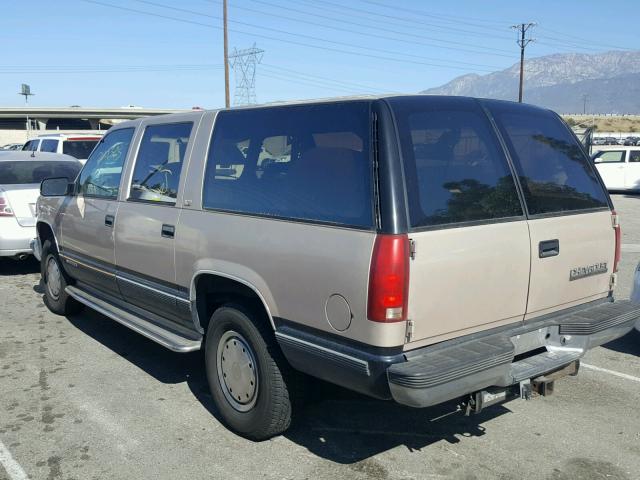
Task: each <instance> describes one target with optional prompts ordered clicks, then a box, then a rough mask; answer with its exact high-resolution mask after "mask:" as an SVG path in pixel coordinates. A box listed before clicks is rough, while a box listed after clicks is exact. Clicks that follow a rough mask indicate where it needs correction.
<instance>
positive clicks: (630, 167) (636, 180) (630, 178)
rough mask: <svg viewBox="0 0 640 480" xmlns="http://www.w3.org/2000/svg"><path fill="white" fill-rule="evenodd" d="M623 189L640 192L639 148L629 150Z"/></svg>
mask: <svg viewBox="0 0 640 480" xmlns="http://www.w3.org/2000/svg"><path fill="white" fill-rule="evenodd" d="M628 155H629V157H628V158H627V174H626V177H625V187H626V188H627V189H628V190H640V148H638V149H634V150H629V153H628Z"/></svg>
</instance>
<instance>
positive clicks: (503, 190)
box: [398, 104, 523, 228]
mask: <svg viewBox="0 0 640 480" xmlns="http://www.w3.org/2000/svg"><path fill="white" fill-rule="evenodd" d="M405 108H406V110H405V109H399V111H398V118H399V122H400V142H401V147H402V153H403V157H404V162H405V171H406V172H407V173H406V182H407V194H408V200H409V213H410V221H411V226H412V227H414V228H420V227H431V226H437V225H446V224H456V223H464V222H477V221H487V220H493V219H501V218H509V217H518V216H521V215H522V214H523V212H522V207H521V205H520V200H519V198H518V194H517V190H516V184H515V180H514V178H513V176H512V174H511V171H510V169H509V166H508V164H507V160H506V158H505V155H504V153H503V152H502V151H501V149H500V148H499V146H498V143H497V139H496V138H495V134H494V133H493V132H492V130H491V127H490V124H489V122H488V121H487V119H486V117H485V116H484V114H483V113H482V111H480V110H476V109H475V107H462V108H460V109H455V108H451V109H450V108H447V107H446V106H434V107H430V106H429V105H428V104H426V105H424V106H421V105H419V104H416V105H407V106H406V107H405Z"/></svg>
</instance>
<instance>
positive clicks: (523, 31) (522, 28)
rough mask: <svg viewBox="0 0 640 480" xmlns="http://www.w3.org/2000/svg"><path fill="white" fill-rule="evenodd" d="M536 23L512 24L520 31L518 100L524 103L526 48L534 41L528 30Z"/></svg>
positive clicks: (518, 41)
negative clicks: (528, 35) (528, 34)
mask: <svg viewBox="0 0 640 480" xmlns="http://www.w3.org/2000/svg"><path fill="white" fill-rule="evenodd" d="M535 26H536V24H535V23H521V24H519V25H512V26H511V28H513V29H515V30H517V31H518V40H517V43H518V45H519V46H520V89H519V90H518V101H519V102H520V103H522V90H523V87H524V49H525V48H526V47H527V45H529V44H530V43H531V42H533V38H531V37H529V38H527V36H526V35H527V31H528V30H529V29H531V28H533V27H535Z"/></svg>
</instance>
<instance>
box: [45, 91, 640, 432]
mask: <svg viewBox="0 0 640 480" xmlns="http://www.w3.org/2000/svg"><path fill="white" fill-rule="evenodd" d="M37 210H38V221H37V231H38V239H39V241H38V242H36V246H35V247H34V248H35V249H36V250H37V251H38V254H39V255H40V256H41V259H42V276H43V281H44V284H45V292H46V295H45V301H46V303H47V305H48V307H49V308H50V309H51V310H52V311H53V312H55V313H58V314H61V315H68V314H72V313H75V312H77V311H78V310H79V307H80V306H83V305H84V306H87V307H89V308H92V309H94V310H97V311H98V312H101V313H103V314H104V315H106V316H107V317H110V318H112V319H113V320H115V321H117V322H120V323H122V324H124V325H126V326H128V327H130V328H131V329H133V330H135V331H137V332H139V333H140V334H142V335H144V336H146V337H148V338H150V339H151V340H153V341H156V342H158V343H160V344H161V345H164V346H165V347H167V348H169V349H171V350H173V351H176V352H190V351H194V350H198V349H201V348H203V349H204V350H205V360H206V365H205V367H206V372H207V377H208V381H209V385H210V389H211V394H212V396H213V399H214V401H215V404H216V406H217V408H218V409H219V412H220V415H221V417H222V418H223V420H224V421H225V423H226V424H227V425H228V426H229V427H230V428H231V429H233V430H234V431H236V432H238V433H240V434H241V435H244V436H246V437H248V438H251V439H256V440H259V439H264V438H268V437H270V436H273V435H275V434H278V433H281V432H283V431H284V430H285V429H286V428H287V427H288V426H289V424H290V421H291V413H292V404H294V400H295V399H296V398H297V397H296V395H297V393H296V392H299V390H300V386H301V385H303V384H302V383H301V382H303V381H308V378H309V377H308V376H307V375H301V374H300V372H303V373H304V374H308V375H310V376H312V377H317V378H320V379H323V380H326V381H329V382H333V383H336V384H338V385H342V386H344V387H346V388H350V389H353V390H356V391H358V392H362V393H365V394H368V395H371V396H373V397H376V398H381V399H393V400H395V401H396V402H398V403H400V404H403V405H408V406H411V407H427V406H430V405H434V404H438V403H441V402H444V401H447V400H452V399H461V402H462V404H463V405H464V406H465V408H466V410H467V411H468V412H477V411H480V410H481V409H482V408H483V407H486V406H488V405H491V404H494V403H497V402H501V401H504V400H507V399H510V398H512V397H515V396H520V397H523V398H527V399H528V398H530V397H531V396H532V395H533V394H536V393H538V394H543V395H544V394H548V393H550V392H551V391H552V388H553V382H554V380H556V379H558V378H560V377H562V376H564V375H568V374H576V373H577V371H578V365H579V359H580V358H581V357H582V356H583V355H584V353H585V352H586V351H587V350H588V349H591V348H593V347H595V346H597V345H600V344H602V343H604V342H608V341H610V340H613V339H615V338H617V337H620V336H621V335H624V334H625V333H626V332H628V331H629V330H630V329H631V328H632V327H633V325H634V323H635V322H636V320H637V319H638V318H640V305H633V304H631V303H629V302H628V301H614V297H613V293H612V292H613V288H614V285H615V278H616V273H615V272H616V268H617V263H618V260H619V256H620V227H619V225H618V218H617V216H616V213H615V212H614V211H613V210H612V205H611V201H610V199H609V197H608V195H607V192H606V190H605V188H604V186H603V184H602V181H601V179H600V177H599V176H598V173H597V172H596V170H595V168H594V166H593V165H592V163H591V162H590V161H589V157H588V156H587V154H586V153H585V151H584V150H583V148H582V147H581V145H580V143H579V142H578V141H577V139H576V137H575V136H574V135H573V133H572V132H571V130H570V129H569V128H568V127H567V126H566V124H565V123H564V122H563V121H562V120H561V119H560V118H559V117H558V116H557V115H556V114H554V113H553V112H551V111H548V110H544V109H540V108H536V107H532V106H527V105H522V104H514V103H509V102H501V101H492V100H480V99H473V98H463V97H438V96H387V97H375V98H354V99H335V100H327V101H314V102H306V103H295V104H279V105H266V106H259V107H251V108H241V109H232V110H219V111H198V112H191V113H185V114H174V115H167V116H161V117H154V118H147V119H140V120H135V121H130V122H124V123H121V124H118V125H117V126H115V127H113V128H112V129H111V130H109V132H108V133H107V134H106V135H105V137H104V138H103V139H102V140H101V141H100V143H99V144H98V146H97V147H96V149H95V150H94V151H93V153H92V154H91V156H90V158H89V160H88V161H87V163H86V165H85V166H84V169H83V170H82V171H81V173H80V174H79V176H78V178H77V179H75V181H72V182H71V183H69V181H67V179H47V180H45V181H44V182H43V183H42V186H41V198H40V199H39V202H38V206H37Z"/></svg>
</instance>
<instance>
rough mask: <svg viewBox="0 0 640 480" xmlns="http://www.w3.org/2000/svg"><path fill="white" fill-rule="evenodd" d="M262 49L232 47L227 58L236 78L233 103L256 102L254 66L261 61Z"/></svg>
mask: <svg viewBox="0 0 640 480" xmlns="http://www.w3.org/2000/svg"><path fill="white" fill-rule="evenodd" d="M263 54H264V50H262V49H260V48H256V44H255V43H254V44H253V47H251V48H245V49H244V50H237V49H235V48H234V49H233V52H232V53H231V55H229V59H230V60H231V67H232V68H233V76H234V77H235V80H236V90H235V92H234V94H233V104H234V105H251V104H253V103H256V66H257V65H258V64H259V63H260V62H261V61H262V56H263Z"/></svg>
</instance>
